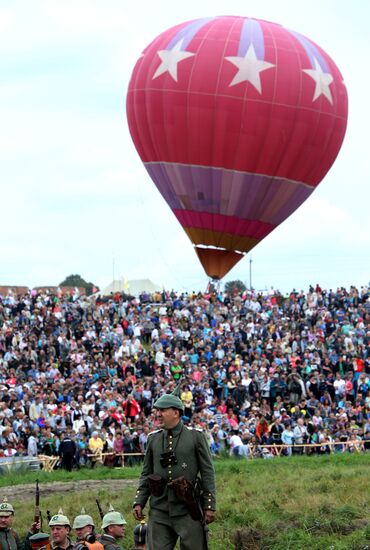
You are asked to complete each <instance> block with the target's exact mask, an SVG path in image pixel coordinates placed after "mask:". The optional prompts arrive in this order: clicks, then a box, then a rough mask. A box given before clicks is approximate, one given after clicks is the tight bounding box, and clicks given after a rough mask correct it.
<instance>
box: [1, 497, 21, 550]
mask: <svg viewBox="0 0 370 550" xmlns="http://www.w3.org/2000/svg"><path fill="white" fill-rule="evenodd" d="M0 516H6V517H9V516H14V508H13V506H12V505H11V504H9V502H7V500H6V499H4V500H3V502H2V503H1V504H0ZM9 521H10V520H9ZM0 548H1V549H2V550H22V549H23V544H22V542H21V540H20V538H19V536H18V534H17V533H16V532H15V531H14V529H12V528H11V527H7V528H5V529H0Z"/></svg>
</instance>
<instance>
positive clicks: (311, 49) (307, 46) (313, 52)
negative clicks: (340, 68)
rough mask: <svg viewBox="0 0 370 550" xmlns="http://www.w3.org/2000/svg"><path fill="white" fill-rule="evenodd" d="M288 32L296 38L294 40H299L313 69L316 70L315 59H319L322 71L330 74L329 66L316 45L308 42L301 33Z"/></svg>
mask: <svg viewBox="0 0 370 550" xmlns="http://www.w3.org/2000/svg"><path fill="white" fill-rule="evenodd" d="M287 31H288V32H290V34H292V35H293V36H294V38H296V39H297V40H298V42H299V43H300V44H301V46H303V48H304V50H305V52H306V54H307V56H308V58H309V60H310V63H311V67H312V68H313V69H315V68H316V67H315V61H314V60H315V58H316V59H317V61H318V63H319V65H320V67H321V69H322V71H323V72H324V73H330V69H329V67H328V64H327V63H326V61H325V59H324V58H323V56H322V55H321V53H320V51H319V49H318V48H317V47H316V46H315V44H313V42H311V41H310V40H308V38H306V37H305V36H303V35H302V34H299V32H295V31H292V30H290V29H287Z"/></svg>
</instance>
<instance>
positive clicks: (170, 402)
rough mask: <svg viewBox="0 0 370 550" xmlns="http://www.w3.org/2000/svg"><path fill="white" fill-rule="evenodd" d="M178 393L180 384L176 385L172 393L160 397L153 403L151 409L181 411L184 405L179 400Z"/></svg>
mask: <svg viewBox="0 0 370 550" xmlns="http://www.w3.org/2000/svg"><path fill="white" fill-rule="evenodd" d="M180 391H181V388H180V384H178V385H177V386H176V388H175V389H174V390H173V392H172V393H166V394H164V395H161V397H159V398H158V399H157V401H156V402H155V403H154V405H153V407H154V408H155V409H179V410H180V411H183V410H184V405H183V402H182V401H181V399H180Z"/></svg>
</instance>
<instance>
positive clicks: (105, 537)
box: [98, 508, 127, 550]
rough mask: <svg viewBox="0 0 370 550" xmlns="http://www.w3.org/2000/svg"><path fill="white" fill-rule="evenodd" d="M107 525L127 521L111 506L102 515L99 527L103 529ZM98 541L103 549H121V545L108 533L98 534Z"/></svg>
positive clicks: (121, 523)
mask: <svg viewBox="0 0 370 550" xmlns="http://www.w3.org/2000/svg"><path fill="white" fill-rule="evenodd" d="M109 525H127V522H126V520H125V518H124V517H123V515H122V514H121V513H120V512H116V511H115V510H114V509H113V508H111V509H110V510H109V512H107V513H106V514H105V515H104V517H103V521H102V526H101V528H102V529H103V530H104V531H105V530H106V529H107V527H109ZM98 542H100V543H101V544H102V545H103V546H104V550H123V548H122V546H120V545H119V544H118V543H117V540H116V539H115V538H114V537H113V536H112V535H109V534H108V533H103V534H102V535H100V537H99V538H98Z"/></svg>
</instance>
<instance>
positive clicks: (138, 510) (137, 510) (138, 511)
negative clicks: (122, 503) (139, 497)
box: [133, 504, 145, 521]
mask: <svg viewBox="0 0 370 550" xmlns="http://www.w3.org/2000/svg"><path fill="white" fill-rule="evenodd" d="M133 512H134V518H135V519H136V520H137V521H141V520H142V519H144V517H145V516H144V514H143V509H142V507H141V505H140V504H135V506H134V510H133Z"/></svg>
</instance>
